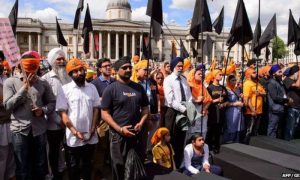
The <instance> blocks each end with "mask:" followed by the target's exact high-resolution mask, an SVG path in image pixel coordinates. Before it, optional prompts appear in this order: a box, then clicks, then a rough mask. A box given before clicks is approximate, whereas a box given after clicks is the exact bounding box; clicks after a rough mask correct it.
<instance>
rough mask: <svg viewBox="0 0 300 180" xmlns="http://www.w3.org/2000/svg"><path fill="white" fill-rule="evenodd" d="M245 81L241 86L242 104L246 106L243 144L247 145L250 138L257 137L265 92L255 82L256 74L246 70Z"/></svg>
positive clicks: (250, 69)
mask: <svg viewBox="0 0 300 180" xmlns="http://www.w3.org/2000/svg"><path fill="white" fill-rule="evenodd" d="M245 76H246V81H245V82H244V85H243V93H244V104H245V106H246V113H245V124H246V128H247V131H246V132H247V133H246V136H245V138H244V143H246V144H249V142H250V136H251V135H252V134H253V135H257V133H258V127H259V124H260V119H261V115H262V113H263V96H265V95H266V92H265V90H264V88H263V86H262V85H261V84H260V83H259V82H258V81H257V72H256V71H255V70H254V69H253V68H248V69H247V70H246V72H245Z"/></svg>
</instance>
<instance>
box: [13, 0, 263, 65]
mask: <svg viewBox="0 0 300 180" xmlns="http://www.w3.org/2000/svg"><path fill="white" fill-rule="evenodd" d="M131 12H132V10H131V5H130V3H129V2H128V0H111V1H110V2H109V3H108V5H107V8H106V19H93V20H92V22H93V29H94V32H93V33H91V36H90V38H91V41H90V54H89V55H87V56H86V55H84V53H83V48H82V44H83V39H82V38H81V30H80V31H79V36H77V29H73V24H64V23H60V26H61V29H62V31H63V34H64V37H65V39H66V40H67V42H68V47H63V49H64V51H65V53H66V54H67V55H68V57H69V58H71V57H73V56H78V57H80V58H87V59H90V60H95V59H98V58H102V57H107V58H110V59H112V60H116V59H119V58H120V57H122V56H133V55H140V56H141V46H142V36H143V34H144V33H148V32H149V26H150V24H149V22H145V21H134V20H132V19H131ZM53 18H54V17H53ZM189 26H190V23H188V25H187V26H178V25H176V24H174V23H173V24H169V25H167V26H165V25H164V26H163V32H164V33H163V34H162V35H161V37H160V40H159V41H158V42H155V41H154V40H152V48H153V49H152V51H153V58H154V59H157V60H159V61H165V60H170V58H171V49H172V42H173V41H174V40H175V39H176V40H177V41H178V42H179V40H180V39H182V40H183V42H184V45H185V47H186V49H187V50H188V51H189V52H191V51H192V47H195V48H196V49H197V50H198V54H199V57H198V60H200V59H201V39H199V40H198V41H197V42H195V41H194V40H193V38H192V37H191V36H190V35H189V28H190V27H189ZM80 27H82V23H81V24H80ZM228 34H229V33H228V32H226V31H225V32H223V33H221V34H220V35H218V34H217V33H215V32H211V33H209V35H210V36H211V38H212V40H213V41H214V45H213V52H212V55H211V57H217V59H222V57H223V56H224V55H225V56H226V55H227V46H226V39H227V37H228ZM206 35H207V33H204V38H203V42H205V40H206ZM77 37H78V39H77ZM199 38H201V36H199ZM17 42H18V45H19V47H20V51H21V53H23V52H25V51H27V50H36V51H38V52H39V53H40V54H42V56H47V54H48V52H49V51H50V50H51V49H52V48H55V47H58V46H59V45H58V43H57V39H56V24H55V23H46V22H42V21H40V20H38V19H32V18H19V19H18V26H17ZM77 43H78V49H77V45H76V44H77ZM245 48H246V51H247V54H248V56H247V57H248V58H252V53H250V50H251V49H250V44H247V45H246V47H245ZM176 49H177V51H178V54H179V49H180V47H179V44H177V43H176ZM76 52H78V54H76ZM230 57H233V58H234V59H235V61H236V62H238V61H240V60H241V57H242V48H241V46H239V45H236V46H234V47H233V48H232V50H231V53H230ZM262 57H264V52H262ZM204 59H205V60H206V61H207V60H208V57H205V58H204ZM210 59H211V58H209V60H208V61H210Z"/></svg>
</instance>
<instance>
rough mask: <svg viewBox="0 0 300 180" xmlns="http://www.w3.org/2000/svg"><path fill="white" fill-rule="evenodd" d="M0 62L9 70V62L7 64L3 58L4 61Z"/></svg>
mask: <svg viewBox="0 0 300 180" xmlns="http://www.w3.org/2000/svg"><path fill="white" fill-rule="evenodd" d="M2 64H3V66H4V67H6V69H8V70H9V71H10V70H11V69H10V66H9V64H8V61H6V60H5V61H3V63H2Z"/></svg>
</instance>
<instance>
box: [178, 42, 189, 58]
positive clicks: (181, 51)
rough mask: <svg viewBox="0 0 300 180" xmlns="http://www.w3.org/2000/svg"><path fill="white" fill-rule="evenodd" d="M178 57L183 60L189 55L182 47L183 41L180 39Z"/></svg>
mask: <svg viewBox="0 0 300 180" xmlns="http://www.w3.org/2000/svg"><path fill="white" fill-rule="evenodd" d="M180 57H181V58H183V59H185V58H188V57H189V53H188V51H187V50H186V48H185V47H184V44H183V41H182V39H181V38H180Z"/></svg>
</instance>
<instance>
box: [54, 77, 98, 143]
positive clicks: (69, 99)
mask: <svg viewBox="0 0 300 180" xmlns="http://www.w3.org/2000/svg"><path fill="white" fill-rule="evenodd" d="M95 107H100V98H99V95H98V92H97V89H96V87H95V86H94V85H93V84H90V83H85V86H84V87H78V86H77V85H76V83H75V82H74V81H71V82H70V83H68V84H66V85H64V86H63V87H62V88H61V89H60V90H59V91H58V95H57V100H56V109H57V110H58V111H67V112H68V117H69V119H70V121H71V122H72V124H73V125H74V127H75V128H76V130H77V131H79V132H81V133H87V134H88V133H90V129H91V126H92V121H93V109H94V108H95ZM66 140H67V145H68V146H70V147H78V146H83V145H85V144H96V143H97V142H98V137H97V134H96V133H94V135H93V137H92V138H91V139H90V140H89V141H81V140H80V139H78V138H77V137H75V136H74V135H73V134H72V133H71V131H70V130H69V129H68V128H67V129H66Z"/></svg>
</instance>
